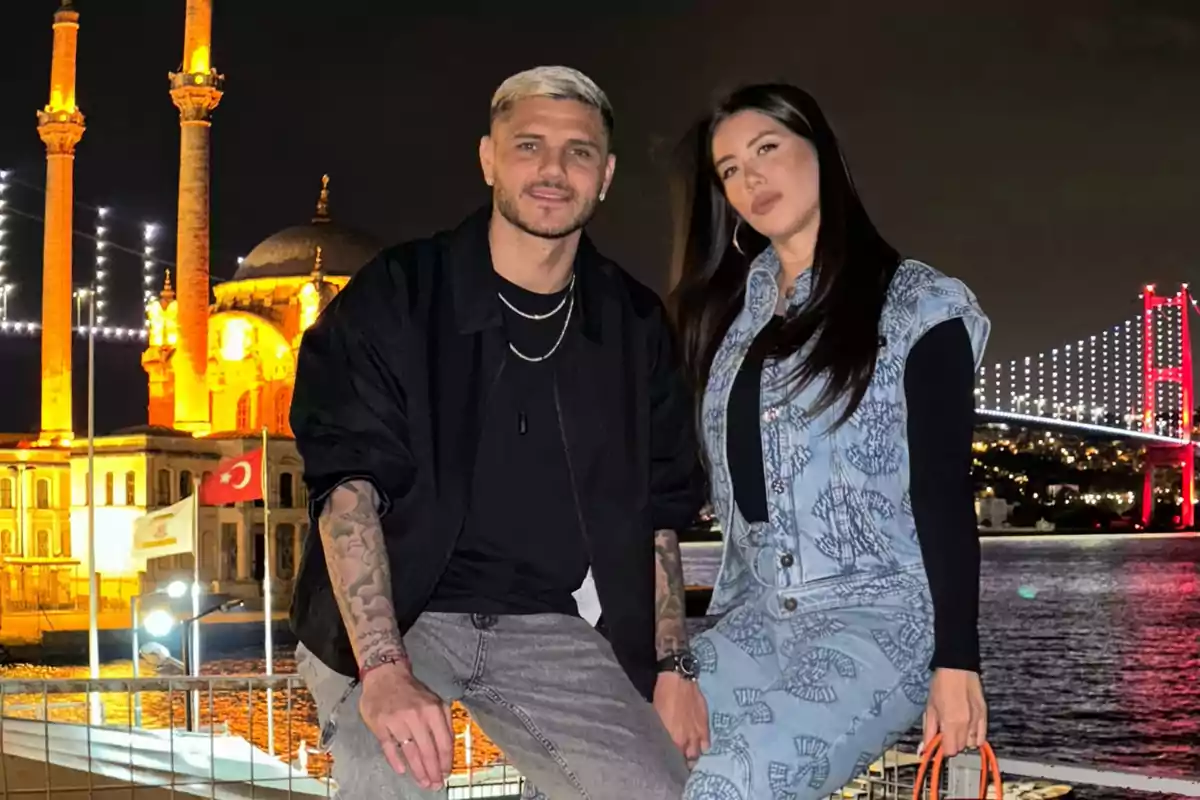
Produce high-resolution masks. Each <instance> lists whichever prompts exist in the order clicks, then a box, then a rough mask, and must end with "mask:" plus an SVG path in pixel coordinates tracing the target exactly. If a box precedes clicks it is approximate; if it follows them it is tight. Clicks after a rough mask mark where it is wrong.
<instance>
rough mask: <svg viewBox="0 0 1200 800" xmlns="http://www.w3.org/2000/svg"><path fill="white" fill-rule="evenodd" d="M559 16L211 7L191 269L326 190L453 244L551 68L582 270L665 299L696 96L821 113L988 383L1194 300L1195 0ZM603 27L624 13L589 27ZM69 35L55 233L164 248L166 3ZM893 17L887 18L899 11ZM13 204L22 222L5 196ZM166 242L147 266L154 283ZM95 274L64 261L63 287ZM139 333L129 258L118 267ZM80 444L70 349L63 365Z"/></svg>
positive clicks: (7, 362) (20, 112) (36, 20)
mask: <svg viewBox="0 0 1200 800" xmlns="http://www.w3.org/2000/svg"><path fill="white" fill-rule="evenodd" d="M643 4H644V5H646V6H653V7H655V8H656V9H658V11H656V12H654V13H649V12H632V11H631V12H625V13H622V12H619V11H613V10H597V8H598V5H595V4H590V5H588V6H586V7H582V8H579V9H575V8H572V7H571V6H570V4H566V3H553V4H552V3H546V2H540V1H535V2H532V3H530V2H527V3H522V4H520V5H521V8H520V10H519V11H515V12H514V11H512V10H511V6H512V4H508V3H495V2H487V3H484V2H466V0H441V2H439V3H438V4H437V5H438V7H439V8H440V9H441V11H439V12H438V13H437V14H434V13H432V12H422V11H419V10H418V11H414V10H412V9H413V8H414V7H425V6H432V5H433V4H431V3H417V2H415V1H414V2H386V3H385V2H366V1H365V0H344V2H341V3H329V2H325V3H269V2H265V1H264V0H238V1H237V2H234V1H233V0H217V7H216V12H215V19H214V47H213V51H214V64H215V65H216V66H217V68H218V69H220V70H221V71H222V72H223V73H224V74H225V75H226V78H227V82H226V92H227V93H226V96H225V99H224V100H223V101H222V103H221V106H220V108H219V109H218V110H217V112H216V115H215V118H214V127H213V170H214V177H213V259H212V264H213V267H212V268H213V272H214V274H215V275H217V276H222V277H227V276H229V275H230V274H231V273H232V271H233V269H234V264H235V259H236V257H237V256H238V255H243V254H245V253H246V252H248V251H249V250H250V249H251V247H253V245H254V244H255V243H256V242H258V241H259V240H261V239H262V238H264V237H265V236H266V235H268V234H270V233H272V232H273V231H275V230H277V229H279V228H282V227H284V226H286V225H289V224H294V223H296V222H302V221H304V220H306V219H307V218H308V217H309V216H310V215H311V213H312V206H313V202H314V199H315V195H316V191H317V188H318V181H319V177H320V174H321V173H322V172H329V173H331V174H332V176H333V184H332V189H333V192H334V194H333V215H334V217H335V219H337V220H338V221H340V222H342V223H346V224H351V225H353V226H355V227H360V228H363V229H365V230H368V231H371V232H373V233H375V234H377V235H378V236H379V237H381V238H382V239H384V240H388V241H392V240H400V239H403V238H407V237H411V236H416V235H421V234H425V233H427V232H430V231H432V230H435V229H438V228H441V227H446V226H449V225H452V224H453V223H454V222H456V221H457V219H458V218H459V217H461V216H462V215H464V214H465V213H466V212H468V211H469V210H470V209H472V208H473V207H475V206H477V205H478V204H480V203H481V202H483V201H484V200H485V199H486V195H485V193H484V187H483V185H482V182H481V180H480V178H479V173H478V165H477V161H476V155H475V150H476V142H477V138H478V136H479V134H480V133H481V132H483V130H484V126H485V122H486V108H487V103H488V99H489V97H490V95H491V92H492V90H493V89H494V87H495V86H496V84H497V83H499V81H500V80H502V79H503V78H504V77H505V76H507V75H508V74H510V73H512V72H515V71H517V70H519V69H522V68H525V67H527V66H531V65H534V64H539V63H569V64H572V65H574V66H577V67H579V68H581V69H583V70H584V71H586V72H588V73H589V74H590V75H591V76H592V77H594V78H595V79H596V80H597V81H598V82H599V83H600V84H601V85H602V86H603V87H604V88H605V89H606V91H607V92H608V93H609V95H610V97H611V99H612V101H613V103H614V105H615V106H616V113H617V131H618V132H617V148H618V169H617V177H616V183H615V186H614V191H613V192H612V195H611V198H610V200H609V202H608V203H606V204H605V206H604V207H603V210H602V212H601V213H600V215H599V217H598V218H597V220H596V221H595V223H594V225H593V233H594V235H595V236H596V238H597V239H598V240H599V242H600V243H601V245H602V246H603V247H604V248H605V249H606V250H607V251H608V252H609V253H610V254H612V255H613V256H615V257H617V258H618V259H619V260H620V261H622V262H623V263H624V264H625V265H626V266H627V267H628V268H629V269H631V270H632V271H633V272H634V273H635V274H637V275H638V276H640V277H641V278H642V279H643V280H645V281H646V282H647V283H649V284H651V285H652V286H655V287H657V288H660V289H661V288H664V287H663V283H664V280H665V263H666V259H667V239H668V233H669V222H668V208H667V200H666V180H665V171H664V170H665V165H664V152H665V149H666V146H667V144H668V143H669V142H671V141H673V140H674V139H675V138H676V137H677V136H678V135H679V134H680V133H681V132H682V131H683V129H684V128H685V126H686V124H687V123H688V122H689V121H690V120H691V119H693V118H694V116H696V115H697V114H698V113H699V112H700V111H701V110H702V109H703V108H704V107H705V106H706V105H707V103H708V102H709V101H710V99H711V98H712V97H714V96H715V95H716V94H717V93H718V92H720V91H722V90H724V89H727V88H730V87H732V86H734V85H736V84H738V83H741V82H745V81H749V80H759V79H786V80H790V81H793V82H796V83H799V84H801V85H803V86H805V87H806V88H808V89H809V90H810V91H812V92H814V93H815V94H816V95H817V97H818V98H819V99H820V100H821V101H822V104H823V105H824V107H825V109H826V112H827V113H828V114H829V116H830V117H831V119H832V120H833V121H834V124H835V125H836V127H837V129H838V130H839V133H840V135H841V137H842V139H843V143H844V146H845V148H846V150H847V152H848V156H849V159H850V163H851V166H852V168H853V171H854V174H855V178H856V180H857V182H858V184H859V187H860V189H861V191H862V193H863V195H864V198H865V200H866V202H867V204H868V208H869V209H870V210H871V211H872V214H873V216H874V217H875V220H876V222H877V223H878V224H879V226H880V227H881V228H882V230H883V231H884V232H885V234H886V235H887V236H888V237H889V238H890V239H891V240H892V241H893V242H894V243H895V244H896V245H897V246H898V247H899V248H900V249H901V250H902V251H904V252H905V253H906V254H909V255H912V256H914V257H919V258H921V259H923V260H926V261H928V262H930V263H932V264H934V265H935V266H937V267H939V268H940V269H942V270H943V271H946V272H949V273H951V274H954V275H957V276H959V277H961V278H963V279H964V280H966V281H967V282H968V283H969V284H970V285H971V287H972V288H973V289H974V290H975V291H976V293H977V294H978V295H979V297H980V300H981V301H982V302H983V304H984V306H985V308H986V310H987V311H988V312H989V313H990V314H991V315H992V318H993V321H994V323H995V328H994V336H993V339H992V344H991V348H990V351H989V360H998V359H1007V358H1011V357H1016V356H1018V355H1023V354H1025V353H1026V352H1029V351H1036V350H1038V349H1046V348H1049V347H1053V346H1057V345H1059V344H1061V343H1062V342H1064V341H1067V340H1073V339H1075V338H1078V337H1079V336H1081V335H1085V334H1088V333H1091V332H1093V331H1099V330H1100V329H1101V328H1103V327H1104V326H1106V325H1112V324H1114V323H1116V322H1118V321H1120V320H1123V319H1125V318H1126V317H1128V316H1131V315H1132V314H1134V313H1136V311H1137V308H1136V300H1135V294H1136V292H1137V289H1138V287H1139V285H1140V284H1141V283H1143V282H1146V281H1150V280H1153V281H1158V282H1160V283H1163V284H1169V283H1171V282H1176V281H1180V280H1187V279H1189V278H1191V279H1193V280H1196V279H1197V278H1200V270H1198V269H1196V267H1200V245H1198V244H1197V243H1196V241H1195V239H1194V231H1195V230H1196V226H1197V222H1196V220H1197V213H1198V212H1200V147H1198V146H1197V142H1200V100H1198V97H1200V96H1198V95H1197V90H1198V88H1200V4H1197V3H1195V2H1194V0H1136V2H1134V0H1127V1H1126V2H1119V0H1055V2H1053V3H1048V2H1045V0H1030V1H1028V2H1025V1H1017V0H1014V1H1012V2H1005V3H988V4H983V3H961V2H932V1H931V0H921V1H920V2H907V3H902V4H898V3H892V2H885V1H884V0H877V1H872V2H851V1H850V0H819V1H814V0H809V1H808V2H803V3H798V2H796V0H740V1H739V2H737V3H734V2H731V1H730V0H720V1H713V2H692V3H689V2H685V0H654V2H653V3H651V2H645V0H643ZM57 5H58V3H57V2H56V0H22V1H21V2H19V3H18V2H7V3H5V4H4V10H3V12H0V19H3V26H2V27H3V30H4V32H5V41H4V46H3V47H0V168H11V169H14V170H15V174H16V177H17V178H18V179H19V180H20V181H23V182H25V183H28V184H33V185H34V186H37V185H40V184H41V183H42V182H43V180H44V161H43V155H44V151H43V148H42V145H41V143H40V141H39V140H38V138H37V134H36V131H35V127H34V126H35V118H34V111H35V110H36V109H37V108H39V107H40V106H41V105H43V104H44V103H45V102H46V96H47V91H48V85H49V66H50V41H51V32H50V22H51V18H52V15H53V12H54V10H55V8H56V7H57ZM599 5H600V6H606V7H613V6H619V5H620V4H619V3H618V4H613V3H606V4H599ZM76 6H77V8H78V10H79V11H80V13H81V15H82V19H81V24H82V30H81V32H80V48H79V58H80V61H79V78H78V80H79V89H78V100H79V103H80V106H81V108H82V110H83V111H84V113H85V114H86V115H87V123H88V131H87V134H86V135H85V137H84V140H83V142H82V144H81V145H80V146H79V149H78V151H77V160H76V197H77V200H78V202H79V205H77V206H76V227H77V228H78V229H82V230H90V228H91V226H92V219H93V218H92V214H91V212H90V211H89V208H90V207H91V206H95V205H102V204H103V205H109V206H112V207H113V209H114V212H113V213H114V215H115V216H116V221H115V222H114V234H113V235H114V239H115V240H116V241H118V242H123V243H127V244H132V245H135V246H136V245H137V244H138V242H137V235H138V228H137V226H138V224H139V223H140V222H141V221H142V220H145V219H152V220H154V221H158V222H162V223H166V224H167V226H168V227H169V228H173V225H174V219H175V190H176V182H177V175H178V173H177V169H178V167H177V157H178V141H179V132H178V117H177V112H176V111H175V109H174V108H173V107H172V105H171V103H170V99H169V97H168V95H167V77H166V73H167V71H168V70H171V69H174V68H176V67H177V66H178V63H179V61H180V55H181V51H182V40H183V11H184V0H107V2H99V0H76ZM901 7H903V8H902V9H901ZM9 201H10V204H11V205H12V206H13V207H14V208H15V209H17V210H18V211H23V212H27V213H32V214H35V215H38V216H40V214H41V209H42V202H43V200H42V197H41V195H40V194H39V193H38V192H37V191H36V190H35V189H30V188H26V187H24V186H17V187H16V188H14V189H13V190H11V191H10V197H9ZM8 227H9V230H10V233H9V236H8V237H7V238H8V240H9V244H10V252H9V260H10V262H11V266H10V268H9V273H10V276H12V277H15V278H16V279H17V280H18V281H19V283H20V284H21V288H20V290H19V293H18V295H17V297H16V298H14V307H12V308H11V311H12V313H11V314H10V316H18V317H22V318H31V317H32V316H34V315H35V314H36V310H37V308H38V300H37V291H38V288H37V287H38V284H39V282H40V280H39V274H40V264H41V230H40V225H39V224H38V223H36V222H34V221H31V220H28V219H23V218H20V217H18V218H13V217H10V222H9V225H8ZM171 237H173V232H170V231H169V232H168V238H166V239H164V240H162V245H163V246H162V247H160V250H159V254H160V255H162V256H164V257H166V258H168V259H171V260H173V258H174V246H173V239H172V238H171ZM92 252H93V251H92V249H91V247H90V245H88V244H87V243H86V242H84V241H82V240H80V239H77V240H76V263H75V274H76V279H77V281H81V282H82V281H84V280H87V277H88V276H89V275H90V274H91V270H92V258H91V255H92ZM113 269H114V271H115V272H116V273H118V274H117V278H116V281H117V282H116V283H115V284H114V288H113V290H112V291H114V292H117V293H118V294H121V295H123V296H124V297H125V298H126V302H125V303H124V304H123V306H122V305H118V306H117V307H116V308H115V309H113V313H112V319H111V320H110V321H111V322H113V323H124V324H129V325H134V324H137V322H138V311H137V308H136V305H137V303H136V298H135V295H136V294H137V283H138V276H139V272H140V265H139V263H138V260H137V259H136V258H126V259H124V260H123V261H122V260H118V261H117V262H115V263H114V264H113ZM98 349H99V351H100V355H99V356H98V359H99V363H100V365H101V370H102V375H103V377H102V379H101V381H100V386H99V389H98V407H99V412H98V418H99V423H98V425H99V428H100V429H101V430H105V429H110V428H113V427H116V426H120V425H129V424H136V423H139V422H143V421H144V420H145V379H144V373H142V372H141V369H140V366H139V365H138V351H137V348H135V347H132V346H129V345H125V346H120V345H99V346H98ZM76 359H77V361H76V363H77V365H78V366H77V369H76V374H77V377H78V378H80V381H79V382H78V385H79V386H80V391H79V392H78V393H77V394H76V397H77V400H76V409H77V412H78V413H77V418H78V419H79V421H80V422H79V427H77V429H81V427H82V420H83V417H82V410H83V397H84V395H83V392H82V373H83V366H84V361H83V351H82V348H79V349H78V350H77V355H76ZM0 365H2V368H3V373H2V374H3V378H0V386H2V387H3V388H2V389H0V428H2V429H7V430H15V429H27V430H31V429H34V428H35V427H36V425H37V421H36V407H37V392H38V383H37V346H36V341H35V340H32V339H26V340H23V341H22V340H14V339H12V338H11V337H10V338H7V339H6V340H5V341H3V342H0Z"/></svg>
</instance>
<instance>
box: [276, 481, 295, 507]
mask: <svg viewBox="0 0 1200 800" xmlns="http://www.w3.org/2000/svg"><path fill="white" fill-rule="evenodd" d="M294 480H295V479H294V478H293V477H292V473H290V472H281V473H279V507H280V508H295V507H296V494H295V491H293V481H294Z"/></svg>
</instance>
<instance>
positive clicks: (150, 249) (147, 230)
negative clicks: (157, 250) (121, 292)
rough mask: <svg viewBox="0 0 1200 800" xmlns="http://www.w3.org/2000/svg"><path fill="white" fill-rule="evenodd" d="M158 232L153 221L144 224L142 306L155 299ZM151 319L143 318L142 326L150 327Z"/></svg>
mask: <svg viewBox="0 0 1200 800" xmlns="http://www.w3.org/2000/svg"><path fill="white" fill-rule="evenodd" d="M157 234H158V226H157V225H155V224H154V223H153V222H147V223H146V224H145V225H143V226H142V308H145V307H147V306H149V305H150V301H151V300H153V299H154V289H155V281H154V279H155V277H156V272H155V269H154V267H155V263H156V262H155V259H154V237H155V236H156V235H157ZM149 326H150V319H149V318H148V317H145V318H143V320H142V327H143V328H148V327H149Z"/></svg>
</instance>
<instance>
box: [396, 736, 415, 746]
mask: <svg viewBox="0 0 1200 800" xmlns="http://www.w3.org/2000/svg"><path fill="white" fill-rule="evenodd" d="M414 741H416V740H415V739H413V738H412V737H411V736H410V737H408V738H407V739H405V740H403V741H401V742H396V745H397V746H399V747H404V745H406V744H412V743H413V742H414Z"/></svg>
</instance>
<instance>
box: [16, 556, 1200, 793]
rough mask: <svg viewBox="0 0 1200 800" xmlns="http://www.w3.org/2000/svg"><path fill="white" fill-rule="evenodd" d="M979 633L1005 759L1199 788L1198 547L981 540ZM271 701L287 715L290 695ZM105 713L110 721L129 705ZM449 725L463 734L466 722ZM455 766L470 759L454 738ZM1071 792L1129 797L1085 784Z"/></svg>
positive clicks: (245, 719) (259, 730) (283, 738)
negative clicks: (1164, 777)
mask: <svg viewBox="0 0 1200 800" xmlns="http://www.w3.org/2000/svg"><path fill="white" fill-rule="evenodd" d="M685 547H686V548H687V553H686V559H685V560H687V561H689V573H690V574H689V576H688V577H689V583H693V584H694V583H701V582H704V580H705V579H706V578H707V579H709V580H711V578H712V576H713V574H714V573H715V569H716V555H717V553H716V550H715V548H706V547H703V546H695V545H687V546H685ZM980 628H981V639H982V647H983V660H984V671H985V682H986V687H987V695H988V702H989V704H990V719H991V724H990V736H991V740H992V742H993V743H994V745H995V747H996V749H997V750H998V751H999V752H1000V753H1001V754H1002V755H1007V756H1012V757H1016V758H1025V759H1030V760H1049V761H1064V762H1080V763H1085V764H1089V765H1094V766H1097V767H1109V768H1117V769H1121V768H1129V769H1134V770H1139V769H1141V770H1147V769H1148V770H1152V771H1154V772H1156V773H1160V774H1168V775H1175V776H1179V777H1191V778H1194V779H1197V780H1200V538H1187V537H1180V538H1102V537H1046V538H1038V539H1032V540H1031V539H999V540H988V541H985V542H984V545H983V586H982V605H981V620H980ZM275 666H276V671H277V672H280V673H283V672H290V671H291V670H292V668H293V662H292V661H291V657H290V653H284V652H281V653H280V658H279V659H278V660H277V662H276V665H275ZM262 669H263V661H262V659H261V657H257V656H256V655H254V654H248V655H247V656H246V657H244V658H222V659H219V660H214V661H210V662H208V663H207V664H206V665H205V669H204V671H205V672H206V673H223V674H255V673H261V671H262ZM104 674H105V677H125V676H128V675H129V674H130V672H129V662H128V661H126V662H124V663H120V662H117V663H112V664H107V665H105V668H104ZM0 675H3V676H4V677H8V678H17V677H30V678H32V677H68V676H70V677H83V676H85V675H86V668H85V667H82V666H81V667H77V668H53V669H51V668H47V667H31V666H8V667H4V668H3V670H0ZM16 699H17V698H11V700H16ZM275 702H276V707H277V708H278V709H280V712H279V717H278V718H279V719H280V720H282V719H283V718H284V709H285V708H286V704H287V700H286V699H285V698H283V697H280V696H277V697H276V701H275ZM291 702H292V721H291V726H290V727H288V726H287V725H286V724H283V723H282V722H280V723H277V724H276V728H275V741H276V750H277V752H279V753H281V754H287V756H288V757H294V756H295V754H296V752H297V750H298V748H299V744H300V741H301V740H303V741H304V742H305V743H307V744H308V745H309V746H311V745H312V743H313V742H314V741H315V740H316V725H315V713H314V710H313V707H312V704H311V701H310V700H309V698H308V697H307V695H306V694H305V693H303V691H302V690H301V691H299V692H297V693H295V695H294V696H293V698H292V701H291ZM7 705H8V702H6V706H7ZM112 705H113V706H114V707H113V708H112V709H111V711H112V712H114V714H112V715H110V718H111V717H112V716H119V715H120V714H121V713H122V711H121V708H123V707H124V706H125V705H126V704H125V703H123V702H121V701H120V700H119V699H118V700H115V701H114V702H113V704H112ZM175 705H178V706H179V708H177V709H173V710H172V707H173V706H175ZM215 705H216V706H217V707H216V709H215V711H216V713H215V716H216V718H217V719H219V720H223V721H225V722H227V723H228V724H229V727H230V729H231V730H232V731H233V732H237V733H240V734H242V735H248V738H250V739H252V740H253V741H255V742H256V743H257V744H258V745H259V746H262V747H264V748H265V746H266V726H265V714H264V711H265V708H266V700H265V696H264V694H263V693H261V692H257V693H255V697H254V698H253V703H252V704H251V705H252V706H253V709H254V710H253V712H252V713H251V714H248V713H247V712H246V710H245V709H246V706H247V703H246V693H245V692H239V693H236V694H232V693H230V694H229V695H228V696H227V697H224V699H218V700H217V701H216V703H215ZM181 709H182V698H180V699H179V701H178V702H177V703H174V704H168V703H167V702H165V700H159V701H157V702H150V704H149V706H148V707H147V714H146V724H147V725H150V724H154V725H160V726H164V727H165V726H166V725H168V724H169V721H170V719H171V717H172V714H174V716H175V718H176V724H181V720H182V710H181ZM68 713H69V710H67V709H64V710H63V714H56V715H54V717H55V718H61V719H65V718H67V716H66V714H68ZM204 716H205V717H207V716H208V712H207V711H205V712H204ZM456 718H457V719H456V721H457V722H458V726H457V727H459V729H460V730H461V729H462V726H463V725H464V724H465V718H464V717H463V716H462V715H461V714H456ZM473 733H474V736H473V742H472V744H473V747H472V754H471V755H472V758H471V761H472V762H473V765H474V766H477V767H478V766H484V765H485V764H487V763H490V762H492V761H493V759H495V758H496V757H497V756H498V753H497V752H496V750H495V749H494V748H493V747H492V746H491V745H490V744H489V743H488V742H487V741H486V739H485V738H484V737H483V736H482V735H481V734H480V732H479V730H478V729H477V728H475V729H474V730H473ZM456 761H457V762H458V765H459V766H462V765H464V764H465V752H464V749H463V740H462V739H461V738H460V740H459V746H458V752H457V759H456ZM310 769H313V771H318V770H319V769H320V761H319V759H317V758H315V757H314V758H312V759H310ZM1077 796H1079V797H1081V798H1086V799H1087V800H1116V799H1117V798H1126V797H1130V794H1129V793H1128V792H1103V791H1099V790H1092V789H1087V790H1085V789H1082V788H1081V790H1080V791H1078V792H1077Z"/></svg>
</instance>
